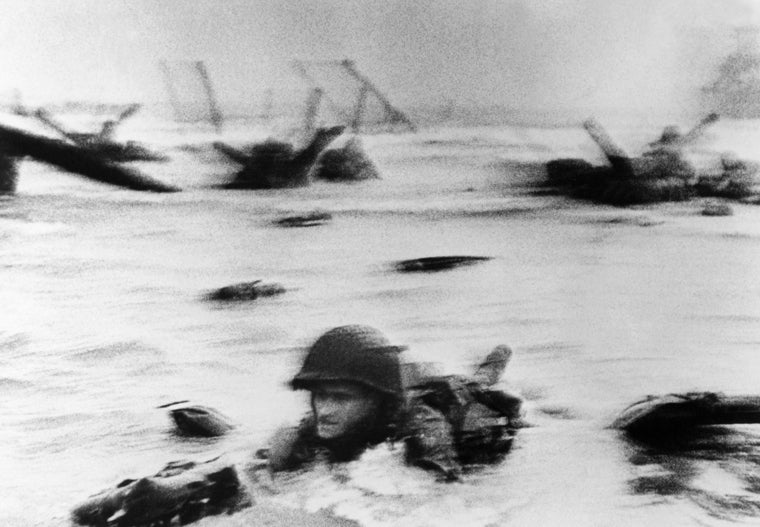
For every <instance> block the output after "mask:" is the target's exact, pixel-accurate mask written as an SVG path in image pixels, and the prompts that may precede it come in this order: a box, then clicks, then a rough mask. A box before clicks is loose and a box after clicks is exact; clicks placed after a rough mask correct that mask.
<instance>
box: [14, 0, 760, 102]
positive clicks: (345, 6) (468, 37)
mask: <svg viewBox="0 0 760 527" xmlns="http://www.w3.org/2000/svg"><path fill="white" fill-rule="evenodd" d="M0 9H1V13H2V14H1V15H0V71H2V72H3V74H2V76H0V95H2V94H6V95H5V96H6V98H7V94H8V93H10V92H11V91H12V90H14V89H18V90H19V91H20V92H21V94H22V97H23V98H24V99H25V100H31V101H56V100H67V99H97V100H100V101H103V102H124V101H137V102H147V101H156V100H166V98H167V95H166V93H165V90H164V86H163V84H162V79H161V76H160V70H159V69H158V61H159V60H161V59H178V58H183V59H192V60H204V61H205V62H206V65H207V67H208V69H209V71H210V73H211V76H212V79H213V81H214V84H215V86H216V90H217V92H219V96H220V98H221V99H222V100H223V101H233V100H248V99H251V98H255V97H260V93H261V89H262V87H263V86H266V85H270V84H271V82H272V78H273V75H274V72H276V71H281V70H286V69H287V64H288V61H289V60H290V59H293V58H307V59H312V58H330V59H340V58H345V57H350V58H352V59H354V60H355V62H356V64H357V65H358V66H359V68H360V69H361V70H362V71H363V72H364V73H366V74H367V75H368V76H370V77H371V78H372V79H373V80H374V81H375V83H376V84H377V85H378V86H379V87H380V88H381V89H383V90H384V91H385V92H386V93H387V94H388V95H389V97H390V98H391V99H392V100H394V102H396V103H397V104H398V105H399V106H401V107H402V108H403V107H404V106H410V105H418V104H422V103H426V102H427V103H435V104H437V103H441V102H444V101H447V100H451V101H453V102H455V103H484V104H491V103H498V104H503V105H507V106H516V107H520V106H534V107H552V106H563V105H565V106H567V105H570V106H572V105H592V106H593V105H618V104H623V105H626V104H627V105H640V106H642V107H646V106H647V105H661V104H662V105H666V104H674V103H675V102H674V101H678V100H679V99H682V98H684V97H686V96H687V95H688V93H690V92H688V90H692V91H693V90H694V88H695V87H696V86H698V85H699V84H700V83H702V82H705V81H706V80H708V78H709V75H710V73H711V71H712V70H711V68H712V67H714V65H715V64H716V62H717V61H718V60H719V59H720V57H721V56H722V55H724V54H725V53H726V52H727V51H730V49H731V46H732V45H733V40H732V39H733V36H732V33H731V30H730V27H731V26H733V25H738V24H748V23H760V16H758V13H760V0H457V1H454V0H382V1H377V0H373V1H365V0H186V1H181V0H65V1H63V0H0Z"/></svg>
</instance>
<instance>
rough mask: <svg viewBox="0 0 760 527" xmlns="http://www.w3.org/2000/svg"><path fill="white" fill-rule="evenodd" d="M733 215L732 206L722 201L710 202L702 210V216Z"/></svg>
mask: <svg viewBox="0 0 760 527" xmlns="http://www.w3.org/2000/svg"><path fill="white" fill-rule="evenodd" d="M733 213H734V209H732V208H731V205H729V204H728V203H724V202H722V201H710V202H708V203H706V204H705V206H704V208H703V209H702V216H731V215H733Z"/></svg>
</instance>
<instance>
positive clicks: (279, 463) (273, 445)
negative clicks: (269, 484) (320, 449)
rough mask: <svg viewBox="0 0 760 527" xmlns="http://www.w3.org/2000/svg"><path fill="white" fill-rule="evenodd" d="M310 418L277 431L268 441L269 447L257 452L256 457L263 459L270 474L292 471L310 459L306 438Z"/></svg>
mask: <svg viewBox="0 0 760 527" xmlns="http://www.w3.org/2000/svg"><path fill="white" fill-rule="evenodd" d="M311 424H312V420H311V419H310V418H306V419H304V420H303V421H301V423H300V424H299V425H298V426H289V427H284V428H280V429H279V430H277V431H276V432H275V433H274V435H273V436H272V438H271V439H270V441H269V446H268V447H267V448H265V449H261V450H259V451H258V452H257V453H256V455H257V457H259V458H260V459H265V460H266V462H267V467H268V468H269V470H271V471H272V472H279V471H282V470H292V469H295V468H298V467H299V466H300V465H302V464H303V463H305V462H306V461H308V460H309V459H310V449H309V448H308V445H307V444H306V443H307V437H308V433H309V427H310V426H311Z"/></svg>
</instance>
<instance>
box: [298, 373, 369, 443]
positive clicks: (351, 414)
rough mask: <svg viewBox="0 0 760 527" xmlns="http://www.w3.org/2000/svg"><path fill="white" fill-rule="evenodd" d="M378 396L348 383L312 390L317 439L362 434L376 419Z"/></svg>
mask: <svg viewBox="0 0 760 527" xmlns="http://www.w3.org/2000/svg"><path fill="white" fill-rule="evenodd" d="M380 399H381V397H380V395H379V394H378V393H376V392H374V391H372V390H370V389H368V388H365V387H363V386H361V385H358V384H353V383H348V382H340V381H335V382H330V383H323V384H320V385H319V386H316V387H314V388H313V389H312V391H311V405H312V408H313V409H314V416H315V417H316V421H317V436H319V437H320V438H322V439H338V438H340V437H344V436H346V435H349V434H356V433H359V432H361V429H362V428H363V427H367V426H368V425H369V424H370V423H372V421H373V420H374V418H375V415H376V413H377V409H378V407H379V406H380Z"/></svg>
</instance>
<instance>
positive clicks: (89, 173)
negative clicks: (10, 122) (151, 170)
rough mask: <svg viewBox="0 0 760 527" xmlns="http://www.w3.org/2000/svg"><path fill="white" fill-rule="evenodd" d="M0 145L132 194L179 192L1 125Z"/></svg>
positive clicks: (91, 155)
mask: <svg viewBox="0 0 760 527" xmlns="http://www.w3.org/2000/svg"><path fill="white" fill-rule="evenodd" d="M0 142H2V143H3V144H4V145H5V148H6V149H8V150H9V151H11V152H12V153H13V155H14V156H17V157H23V156H29V157H32V158H34V159H36V160H37V161H42V162H45V163H50V164H51V165H55V166H57V167H60V168H62V169H64V170H67V171H69V172H73V173H75V174H80V175H82V176H85V177H87V178H90V179H94V180H95V181H100V182H102V183H109V184H111V185H117V186H120V187H126V188H130V189H132V190H149V191H153V192H177V191H179V190H180V189H179V188H177V187H173V186H171V185H167V184H165V183H162V182H160V181H157V180H155V179H152V178H149V177H148V176H145V175H143V174H141V173H140V172H138V171H136V170H134V169H131V168H127V167H122V166H119V165H117V164H115V163H112V162H110V161H108V160H106V159H104V158H102V157H101V156H98V155H96V154H95V153H93V152H92V151H90V150H88V149H85V148H81V147H79V146H75V145H71V144H68V143H65V142H63V141H58V140H55V139H49V138H47V137H42V136H38V135H34V134H30V133H28V132H24V131H22V130H18V129H16V128H11V127H9V126H3V125H0Z"/></svg>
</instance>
